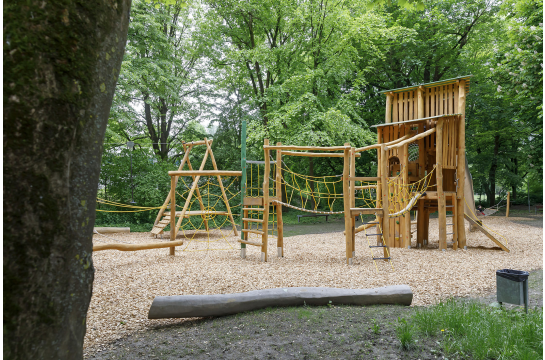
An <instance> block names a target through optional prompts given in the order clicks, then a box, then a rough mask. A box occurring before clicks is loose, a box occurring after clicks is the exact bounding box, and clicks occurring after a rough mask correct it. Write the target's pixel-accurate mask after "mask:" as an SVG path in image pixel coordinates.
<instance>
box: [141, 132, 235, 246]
mask: <svg viewBox="0 0 545 360" xmlns="http://www.w3.org/2000/svg"><path fill="white" fill-rule="evenodd" d="M198 145H206V151H205V153H204V156H203V160H202V162H201V165H200V167H199V170H193V167H192V166H191V162H190V160H189V153H190V152H191V149H192V148H193V146H198ZM183 149H184V157H183V159H182V162H181V163H180V166H179V167H178V171H175V172H172V171H171V172H169V175H170V176H171V189H170V192H169V194H168V195H167V198H166V199H165V202H164V203H163V206H161V209H160V210H159V213H158V214H157V218H156V219H155V223H154V226H153V229H152V230H151V234H152V236H157V235H158V234H162V233H163V231H164V228H165V227H166V226H167V225H168V224H172V225H174V223H176V225H175V226H171V238H172V239H175V238H176V235H177V234H178V229H179V228H180V226H181V224H182V220H183V219H184V218H189V217H190V216H201V217H202V218H203V220H204V224H205V227H206V230H207V231H208V230H209V227H208V221H207V218H208V217H209V215H227V216H228V217H229V220H230V221H231V224H232V226H233V232H234V234H235V236H237V235H238V233H237V228H236V225H235V221H234V219H233V214H232V212H231V207H230V206H229V200H228V198H227V195H226V193H225V188H224V187H223V183H222V181H221V176H222V175H233V176H240V172H229V171H223V172H222V171H220V170H218V166H217V164H216V160H215V158H214V153H213V152H212V140H208V139H206V138H205V139H204V140H201V141H194V142H190V143H183ZM208 156H210V160H211V162H212V166H213V168H214V170H213V171H206V170H204V167H205V165H206V161H207V160H208ZM186 164H187V168H188V169H189V170H185V171H184V166H185V165H186ZM180 176H191V178H192V180H193V183H192V186H191V189H190V190H189V193H188V195H187V198H186V201H185V204H184V207H183V209H182V211H175V213H174V218H171V215H172V209H175V208H176V202H175V197H174V195H175V194H176V185H177V183H178V178H179V177H180ZM201 176H216V178H217V181H218V184H219V187H220V189H221V195H222V198H223V201H224V202H225V207H226V210H227V211H213V210H210V209H209V208H207V207H206V206H205V204H204V203H203V200H202V196H201V193H200V191H199V188H198V183H199V180H200V178H201ZM194 194H195V195H196V196H197V200H198V202H199V206H200V209H201V210H200V211H188V208H189V206H190V204H191V200H192V197H193V195H194ZM169 204H170V205H171V206H170V209H171V211H166V210H167V207H168V205H169ZM176 218H177V220H176ZM172 228H173V229H174V231H172ZM173 251H174V248H171V255H173Z"/></svg>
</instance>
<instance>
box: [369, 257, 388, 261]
mask: <svg viewBox="0 0 545 360" xmlns="http://www.w3.org/2000/svg"><path fill="white" fill-rule="evenodd" d="M373 260H390V257H385V258H373Z"/></svg>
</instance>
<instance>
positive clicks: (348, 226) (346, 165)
mask: <svg viewBox="0 0 545 360" xmlns="http://www.w3.org/2000/svg"><path fill="white" fill-rule="evenodd" d="M349 175H350V147H349V146H346V147H345V149H344V161H343V203H344V231H345V243H346V264H347V265H350V263H351V260H350V259H352V220H351V218H350V189H349V182H348V178H349Z"/></svg>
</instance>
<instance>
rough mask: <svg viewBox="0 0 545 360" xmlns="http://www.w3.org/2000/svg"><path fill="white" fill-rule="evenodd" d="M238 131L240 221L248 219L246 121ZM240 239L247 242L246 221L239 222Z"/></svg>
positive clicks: (242, 252) (242, 250) (243, 253)
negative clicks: (246, 200) (245, 201)
mask: <svg viewBox="0 0 545 360" xmlns="http://www.w3.org/2000/svg"><path fill="white" fill-rule="evenodd" d="M241 125H242V126H241V129H240V168H241V170H242V176H241V177H240V203H241V206H240V209H241V210H240V217H241V220H242V219H245V218H247V217H248V211H247V210H244V198H245V197H246V121H244V120H243V121H242V124H241ZM240 227H241V230H240V239H241V240H248V233H247V232H244V231H242V230H244V229H247V228H248V222H247V221H241V222H240ZM240 257H241V258H243V259H244V258H245V257H246V244H243V243H240Z"/></svg>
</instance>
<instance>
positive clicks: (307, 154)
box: [277, 145, 361, 158]
mask: <svg viewBox="0 0 545 360" xmlns="http://www.w3.org/2000/svg"><path fill="white" fill-rule="evenodd" d="M277 146H280V145H277ZM277 151H281V152H282V155H290V156H307V157H339V158H342V157H344V154H342V153H311V152H296V151H282V150H277ZM356 157H361V154H356Z"/></svg>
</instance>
